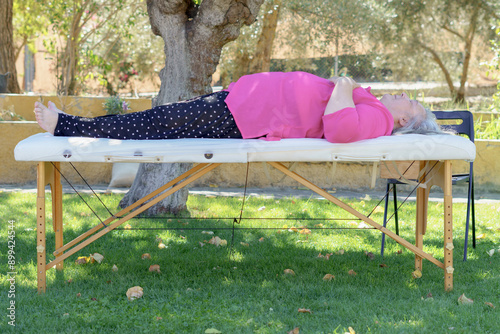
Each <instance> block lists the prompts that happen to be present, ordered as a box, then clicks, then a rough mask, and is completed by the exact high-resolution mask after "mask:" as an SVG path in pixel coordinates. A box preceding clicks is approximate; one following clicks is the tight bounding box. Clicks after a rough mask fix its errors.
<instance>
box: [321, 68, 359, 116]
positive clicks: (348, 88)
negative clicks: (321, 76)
mask: <svg viewBox="0 0 500 334" xmlns="http://www.w3.org/2000/svg"><path fill="white" fill-rule="evenodd" d="M331 79H333V78H331ZM330 81H332V82H333V83H334V84H335V87H334V88H333V91H332V95H331V96H330V100H329V101H328V104H327V106H326V109H325V113H324V115H328V114H333V113H335V112H337V111H339V110H342V109H345V108H355V105H354V102H353V98H352V91H353V89H354V88H357V87H360V85H359V84H358V83H357V82H356V81H354V80H353V79H351V78H349V77H340V78H338V77H337V78H335V79H333V80H330Z"/></svg>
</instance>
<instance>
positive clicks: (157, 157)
mask: <svg viewBox="0 0 500 334" xmlns="http://www.w3.org/2000/svg"><path fill="white" fill-rule="evenodd" d="M14 155H15V158H16V160H18V161H61V162H62V161H67V162H70V161H71V162H222V163H245V162H255V161H309V162H315V161H316V162H317V161H384V160H385V161H398V160H467V161H473V160H474V158H475V157H476V147H475V145H474V144H473V143H472V142H471V141H470V140H468V139H466V138H463V137H460V136H453V135H429V136H427V135H415V134H409V135H398V136H386V137H379V138H376V139H369V140H362V141H358V142H354V143H348V144H332V143H329V142H328V141H326V140H325V139H309V138H307V139H282V140H280V141H265V140H260V139H169V140H116V139H96V138H82V137H54V136H52V135H51V134H49V133H39V134H36V135H33V136H31V137H29V138H26V139H24V140H22V141H21V142H19V143H18V144H17V146H16V148H15V150H14Z"/></svg>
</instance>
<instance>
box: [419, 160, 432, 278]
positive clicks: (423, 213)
mask: <svg viewBox="0 0 500 334" xmlns="http://www.w3.org/2000/svg"><path fill="white" fill-rule="evenodd" d="M424 168H426V162H425V161H420V169H421V170H422V169H424ZM426 178H427V173H424V175H423V176H422V179H421V182H422V184H425V182H426ZM429 187H430V186H429ZM428 203H429V188H428V187H425V188H421V187H419V188H418V189H417V212H416V225H415V246H417V247H418V248H419V249H423V247H424V235H425V231H426V228H427V207H428ZM415 269H416V270H420V271H422V257H420V256H418V255H416V254H415Z"/></svg>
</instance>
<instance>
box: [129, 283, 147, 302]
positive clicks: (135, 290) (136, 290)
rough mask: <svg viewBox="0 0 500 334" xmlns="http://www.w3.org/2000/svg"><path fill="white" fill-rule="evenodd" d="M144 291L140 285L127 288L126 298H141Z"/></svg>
mask: <svg viewBox="0 0 500 334" xmlns="http://www.w3.org/2000/svg"><path fill="white" fill-rule="evenodd" d="M143 294H144V292H143V291H142V288H141V287H140V286H134V287H131V288H130V289H128V290H127V298H128V300H136V299H138V298H141V297H142V295H143Z"/></svg>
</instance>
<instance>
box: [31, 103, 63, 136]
mask: <svg viewBox="0 0 500 334" xmlns="http://www.w3.org/2000/svg"><path fill="white" fill-rule="evenodd" d="M34 112H35V118H36V121H37V122H38V125H40V127H41V128H42V129H44V130H45V131H47V132H49V133H51V134H54V130H55V129H56V125H57V119H58V118H59V115H58V114H59V113H58V112H57V111H55V110H52V109H49V108H47V107H46V106H44V105H43V104H42V103H40V102H35V110H34Z"/></svg>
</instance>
